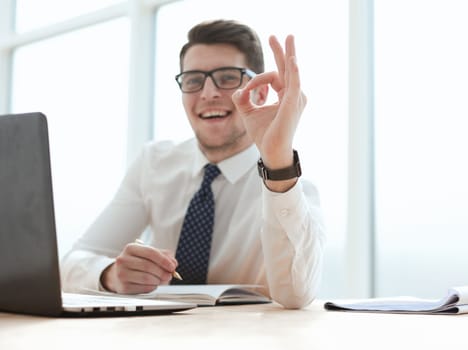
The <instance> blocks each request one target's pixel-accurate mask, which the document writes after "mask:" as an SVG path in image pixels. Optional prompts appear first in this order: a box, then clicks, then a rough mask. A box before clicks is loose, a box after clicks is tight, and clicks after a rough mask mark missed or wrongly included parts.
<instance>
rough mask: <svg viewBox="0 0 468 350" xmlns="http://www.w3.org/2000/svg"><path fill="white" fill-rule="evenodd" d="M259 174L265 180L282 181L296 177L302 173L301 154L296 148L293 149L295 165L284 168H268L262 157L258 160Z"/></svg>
mask: <svg viewBox="0 0 468 350" xmlns="http://www.w3.org/2000/svg"><path fill="white" fill-rule="evenodd" d="M257 167H258V175H260V177H261V178H262V179H263V180H272V181H281V180H289V179H294V178H295V177H299V176H301V175H302V170H301V163H300V162H299V155H298V154H297V151H296V150H293V165H291V166H289V167H287V168H282V169H275V170H273V169H268V168H267V167H266V166H265V164H263V161H262V158H260V159H259V160H258V163H257Z"/></svg>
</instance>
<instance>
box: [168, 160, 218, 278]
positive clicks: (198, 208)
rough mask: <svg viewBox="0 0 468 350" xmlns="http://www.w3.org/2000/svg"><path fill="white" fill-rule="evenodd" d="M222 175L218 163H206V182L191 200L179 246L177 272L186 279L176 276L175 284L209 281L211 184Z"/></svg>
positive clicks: (212, 203)
mask: <svg viewBox="0 0 468 350" xmlns="http://www.w3.org/2000/svg"><path fill="white" fill-rule="evenodd" d="M219 174H220V170H219V168H218V167H217V166H216V165H214V164H207V165H206V166H205V175H204V177H203V182H202V184H201V187H200V189H199V190H198V191H197V192H196V193H195V195H194V196H193V198H192V200H191V201H190V204H189V207H188V209H187V213H186V214H185V219H184V223H183V226H182V231H181V233H180V238H179V243H178V245H177V252H176V259H177V261H178V263H179V265H178V267H177V271H178V272H179V273H180V275H181V276H182V278H183V280H182V281H178V280H175V279H173V280H172V281H171V283H172V284H205V283H206V278H207V273H208V262H209V259H210V250H211V238H212V234H213V224H214V211H215V207H214V197H213V192H212V190H211V183H212V182H213V180H214V179H215V178H216V176H218V175H219Z"/></svg>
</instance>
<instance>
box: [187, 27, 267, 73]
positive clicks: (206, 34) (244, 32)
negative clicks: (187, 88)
mask: <svg viewBox="0 0 468 350" xmlns="http://www.w3.org/2000/svg"><path fill="white" fill-rule="evenodd" d="M187 38H188V42H187V43H186V44H185V45H184V46H182V49H181V50H180V54H179V59H180V69H181V71H182V69H183V67H182V65H183V60H184V57H185V54H186V53H187V50H188V49H189V48H191V47H192V46H193V45H196V44H208V45H210V44H228V45H233V46H235V47H236V48H237V49H238V50H239V51H240V52H242V53H243V54H244V55H245V59H246V62H247V65H248V67H247V68H249V69H251V70H253V71H254V72H255V73H263V71H264V70H265V64H264V61H263V50H262V45H261V42H260V39H259V38H258V35H257V33H255V31H254V30H253V29H252V28H250V27H248V26H247V25H245V24H242V23H239V22H236V21H233V20H213V21H206V22H202V23H200V24H197V25H196V26H195V27H193V28H192V29H190V31H189V32H188V34H187Z"/></svg>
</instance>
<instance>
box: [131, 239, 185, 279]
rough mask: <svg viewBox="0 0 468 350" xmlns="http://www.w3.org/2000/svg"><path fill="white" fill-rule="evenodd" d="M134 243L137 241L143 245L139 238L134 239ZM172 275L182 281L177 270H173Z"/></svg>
mask: <svg viewBox="0 0 468 350" xmlns="http://www.w3.org/2000/svg"><path fill="white" fill-rule="evenodd" d="M135 243H138V244H141V245H145V242H143V241H142V240H141V239H139V238H137V239H135ZM172 277H174V278H176V279H178V280H180V281H182V276H181V275H180V274H179V273H178V272H177V271H174V272H173V273H172Z"/></svg>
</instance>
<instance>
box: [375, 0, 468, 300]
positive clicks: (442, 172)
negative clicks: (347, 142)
mask: <svg viewBox="0 0 468 350" xmlns="http://www.w3.org/2000/svg"><path fill="white" fill-rule="evenodd" d="M375 3H376V5H375V49H376V50H375V77H376V79H375V96H376V98H375V107H376V108H375V116H376V135H375V141H376V184H377V186H376V213H377V218H376V219H377V220H376V223H377V237H376V238H377V270H376V278H377V288H376V290H377V294H379V295H401V294H408V295H417V296H421V297H437V296H438V295H439V296H440V295H441V294H443V293H445V291H446V289H447V288H449V287H451V286H455V285H464V284H466V275H467V271H468V258H467V256H466V252H465V251H466V245H467V244H468V237H467V232H468V222H467V220H466V211H467V205H466V198H467V197H468V184H467V180H466V179H467V178H468V165H467V162H466V160H465V159H466V150H467V149H468V139H467V138H466V130H467V128H468V122H467V115H468V103H467V96H468V83H467V82H468V66H467V64H466V62H468V48H467V46H466V45H465V44H464V42H465V41H466V40H465V37H466V33H467V32H468V23H467V22H466V17H467V15H468V4H467V3H466V2H465V1H463V0H458V1H457V0H443V1H442V0H439V1H424V0H411V1H408V0H396V1H383V0H376V1H375Z"/></svg>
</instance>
